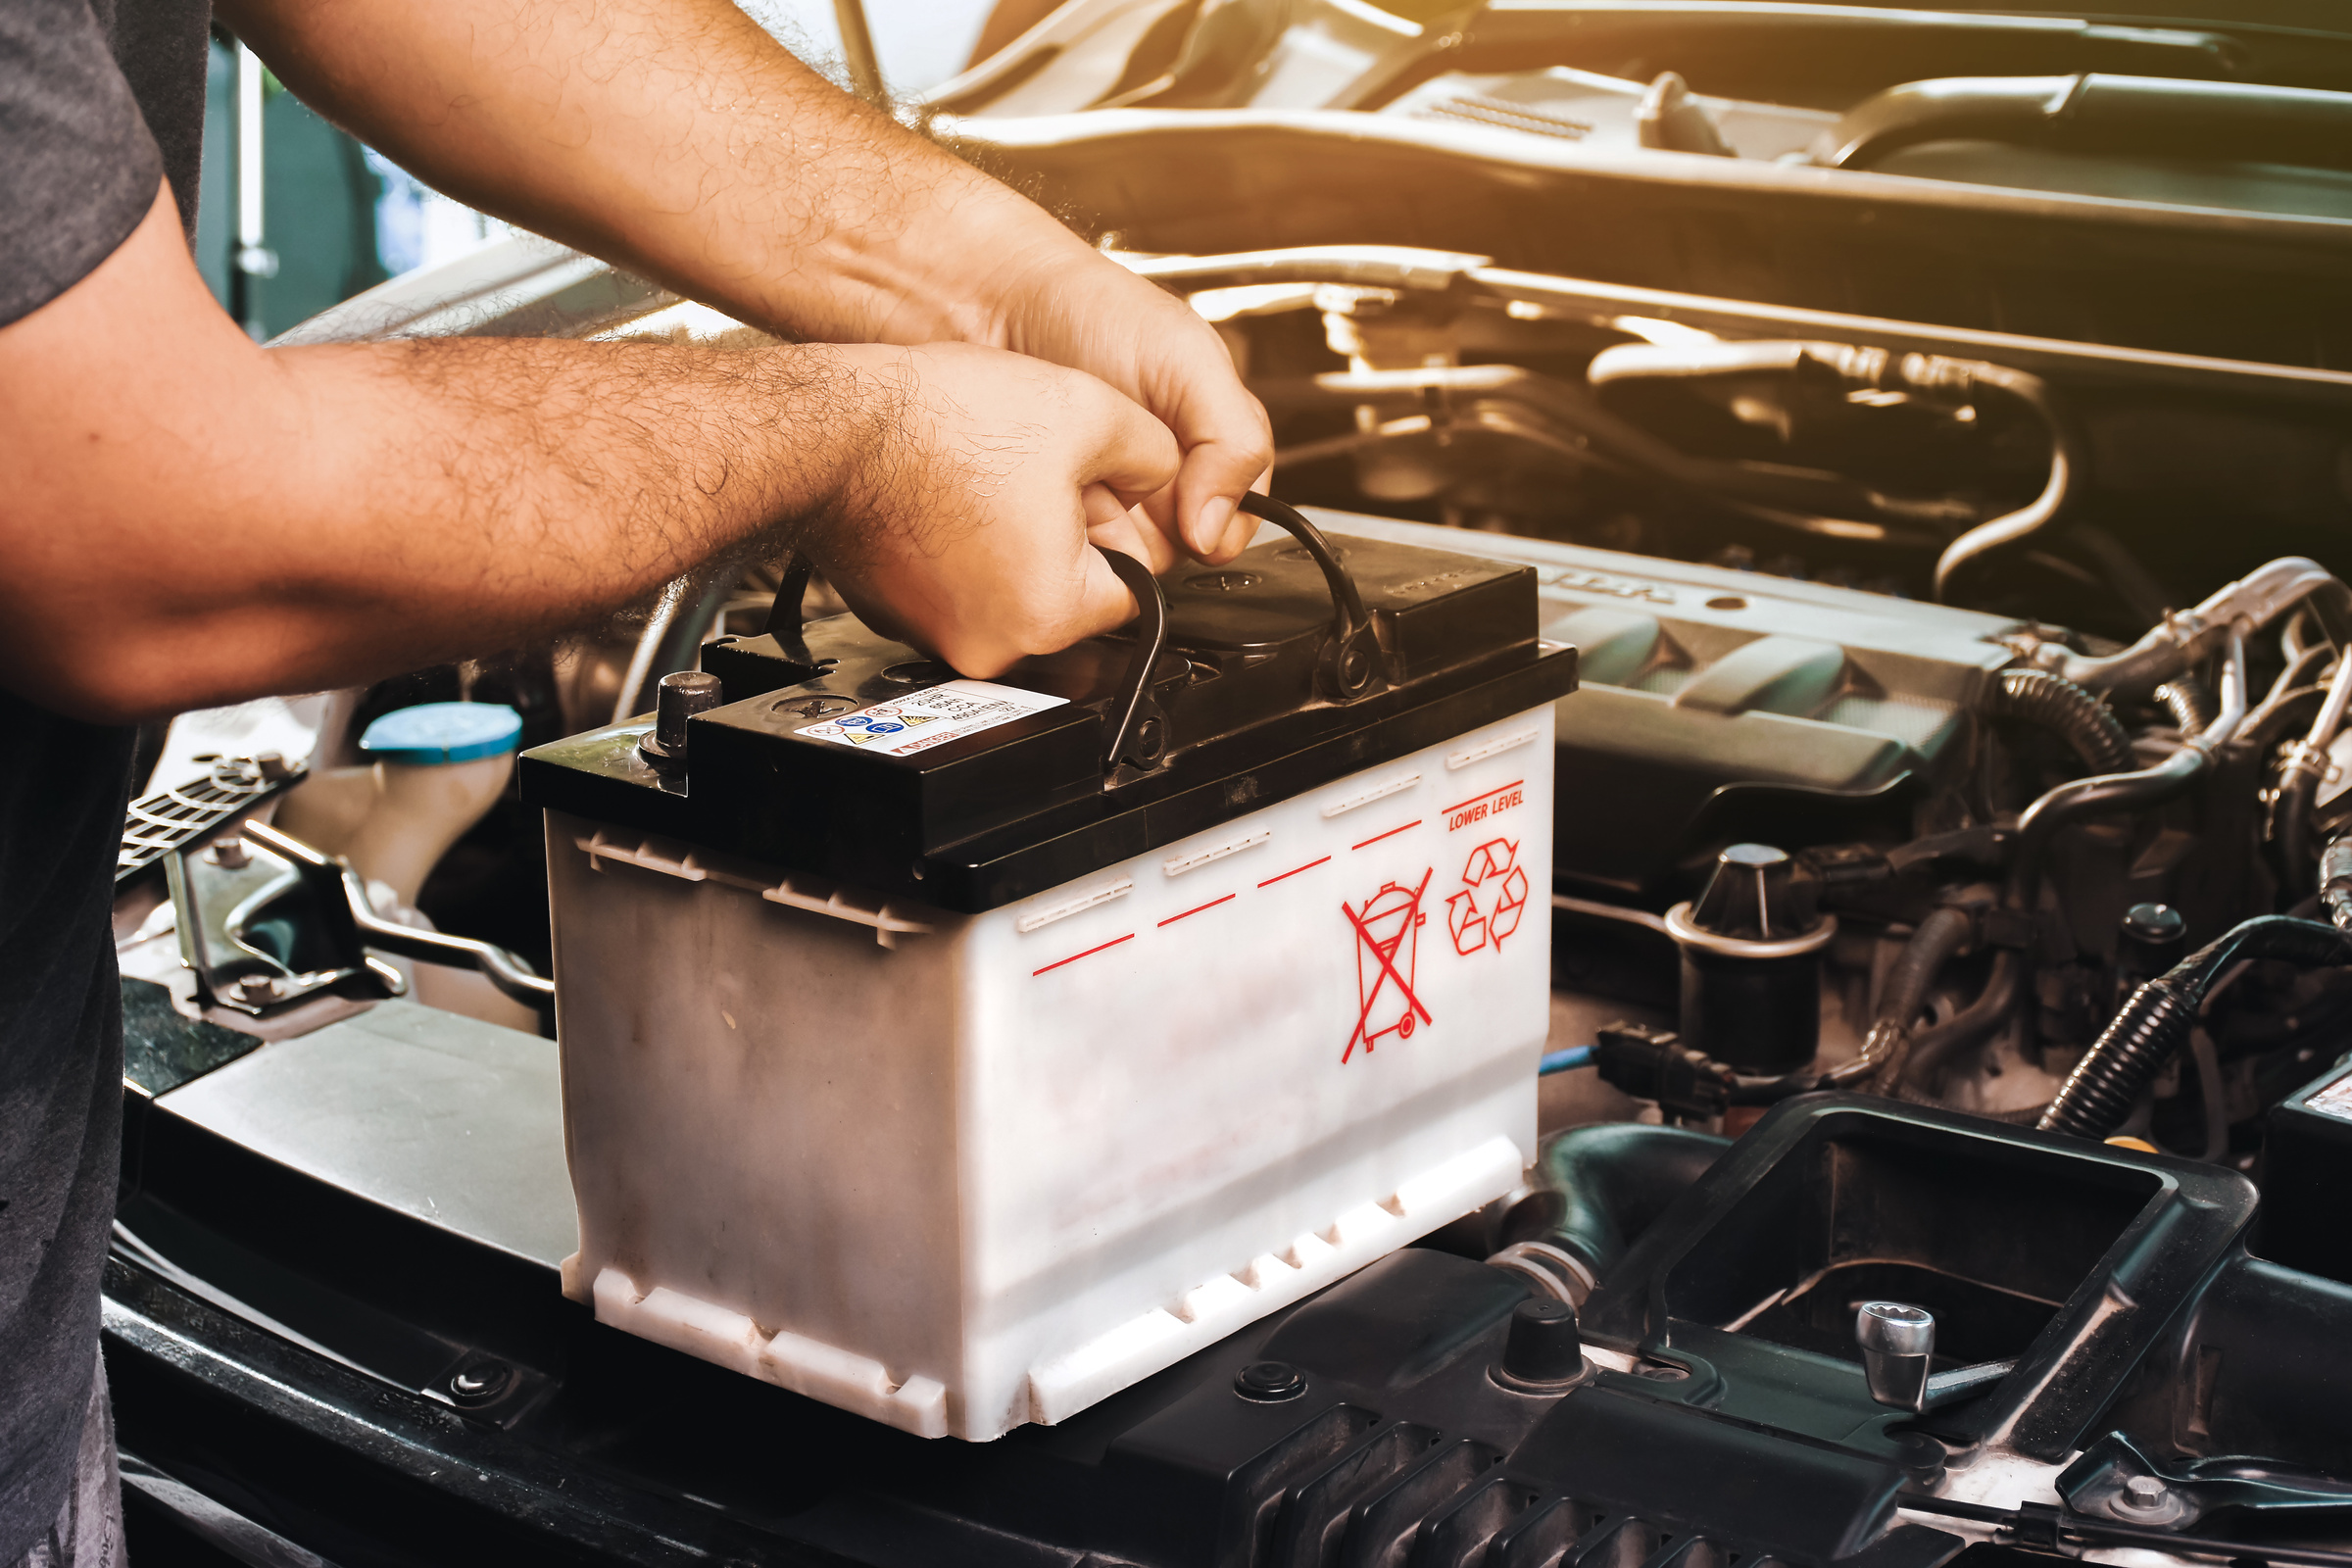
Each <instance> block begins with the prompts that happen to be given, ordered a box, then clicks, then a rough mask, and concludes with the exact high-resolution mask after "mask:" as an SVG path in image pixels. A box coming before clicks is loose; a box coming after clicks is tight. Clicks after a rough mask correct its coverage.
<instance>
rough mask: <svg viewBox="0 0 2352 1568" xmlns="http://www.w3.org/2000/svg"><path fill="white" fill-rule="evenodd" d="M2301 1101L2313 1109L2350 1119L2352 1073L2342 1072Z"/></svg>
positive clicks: (2346, 1119) (2351, 1116) (2351, 1108)
mask: <svg viewBox="0 0 2352 1568" xmlns="http://www.w3.org/2000/svg"><path fill="white" fill-rule="evenodd" d="M2303 1103H2304V1104H2306V1105H2308V1106H2310V1107H2311V1108H2312V1109H2313V1110H2317V1111H2321V1112H2324V1113H2325V1114H2327V1115H2329V1116H2335V1117H2339V1118H2341V1119H2342V1120H2344V1121H2352V1073H2346V1074H2344V1076H2343V1077H2341V1078H2338V1079H2337V1080H2336V1081H2335V1082H2333V1083H2331V1084H2329V1085H2328V1086H2327V1088H2325V1089H2323V1090H2321V1091H2320V1092H2319V1093H2318V1094H2316V1095H2314V1096H2312V1097H2311V1098H2310V1099H2309V1100H2306V1101H2304V1102H2303Z"/></svg>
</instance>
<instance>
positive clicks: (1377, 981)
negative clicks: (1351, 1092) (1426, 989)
mask: <svg viewBox="0 0 2352 1568" xmlns="http://www.w3.org/2000/svg"><path fill="white" fill-rule="evenodd" d="M1434 874H1436V867H1434V866H1433V867H1431V868H1430V869H1429V870H1426V871H1423V872H1422V873H1421V885H1420V886H1419V887H1415V888H1410V889H1408V888H1403V887H1399V886H1398V885H1397V883H1394V882H1390V883H1387V884H1384V885H1383V886H1382V888H1381V890H1380V891H1379V892H1378V893H1375V894H1373V895H1372V897H1370V898H1368V899H1366V900H1365V901H1364V906H1363V907H1362V908H1360V909H1358V908H1351V907H1349V906H1348V904H1346V903H1345V902H1343V903H1342V904H1341V905H1340V912H1341V913H1343V914H1345V915H1347V916H1348V924H1349V925H1351V926H1353V927H1355V997H1356V1012H1355V1032H1354V1033H1353V1034H1351V1035H1349V1036H1348V1049H1347V1050H1346V1051H1343V1052H1342V1053H1340V1060H1342V1061H1346V1060H1347V1059H1348V1057H1350V1056H1352V1055H1354V1054H1355V1048H1356V1047H1357V1046H1362V1047H1363V1048H1364V1050H1365V1051H1366V1052H1367V1053H1369V1052H1370V1051H1371V1050H1372V1048H1373V1047H1374V1046H1375V1045H1377V1044H1379V1043H1380V1041H1381V1040H1382V1039H1383V1038H1385V1037H1386V1036H1389V1035H1395V1036H1396V1037H1397V1039H1399V1040H1410V1039H1411V1038H1412V1037H1413V1026H1414V1020H1415V1019H1416V1018H1417V1019H1419V1021H1420V1022H1422V1023H1435V1022H1437V1020H1436V1019H1435V1018H1433V1017H1431V1016H1430V1014H1429V1009H1428V1008H1427V1007H1425V1006H1423V1005H1421V999H1420V998H1419V997H1417V996H1415V995H1413V976H1414V974H1415V973H1416V972H1417V969H1418V963H1417V961H1416V960H1417V959H1418V958H1419V956H1420V952H1421V926H1422V923H1423V922H1424V921H1426V920H1427V919H1428V918H1429V917H1428V916H1427V915H1425V914H1423V913H1422V912H1421V895H1422V894H1424V893H1426V892H1427V891H1429V879H1430V877H1431V876H1433V875H1434ZM1392 1009H1394V1011H1393V1013H1392ZM1392 1016H1393V1018H1394V1021H1384V1020H1389V1019H1391V1018H1392Z"/></svg>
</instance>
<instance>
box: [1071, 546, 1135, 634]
mask: <svg viewBox="0 0 2352 1568" xmlns="http://www.w3.org/2000/svg"><path fill="white" fill-rule="evenodd" d="M1083 598H1084V602H1085V607H1084V609H1083V610H1081V611H1080V612H1079V615H1078V620H1079V621H1080V622H1081V625H1080V627H1079V629H1078V631H1077V635H1078V636H1079V637H1093V636H1096V635H1098V634H1100V633H1102V632H1106V631H1116V630H1118V629H1119V628H1120V627H1121V626H1124V625H1126V624H1127V623H1128V622H1129V621H1131V620H1133V619H1134V618H1135V617H1136V613H1137V605H1136V603H1135V595H1133V594H1131V593H1129V592H1128V591H1127V585H1126V584H1125V583H1123V582H1121V581H1119V574H1118V573H1117V572H1115V571H1113V570H1111V569H1110V563H1109V562H1107V561H1104V560H1103V554H1102V552H1101V551H1099V550H1089V551H1087V553H1086V583H1085V588H1084V593H1083ZM1072 640H1073V641H1075V640H1076V639H1075V638H1073V639H1072Z"/></svg>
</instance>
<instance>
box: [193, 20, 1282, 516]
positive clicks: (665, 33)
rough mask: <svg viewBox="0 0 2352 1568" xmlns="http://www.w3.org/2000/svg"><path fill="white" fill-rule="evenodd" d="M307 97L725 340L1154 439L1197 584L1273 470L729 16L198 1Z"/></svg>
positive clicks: (1001, 230)
mask: <svg viewBox="0 0 2352 1568" xmlns="http://www.w3.org/2000/svg"><path fill="white" fill-rule="evenodd" d="M220 8H221V14H222V16H224V17H225V18H227V19H228V20H229V21H230V22H231V23H232V24H233V25H235V26H236V27H237V28H238V29H239V31H240V32H241V33H242V34H243V35H244V36H245V37H246V38H247V39H248V41H250V42H252V43H253V44H254V45H255V46H256V48H258V49H259V50H260V51H261V52H262V53H263V54H264V56H265V57H266V58H268V59H269V60H270V63H271V64H272V65H273V66H275V67H276V68H277V70H278V72H279V73H280V74H281V75H282V76H284V77H285V78H286V80H287V81H288V82H289V83H290V84H291V85H292V86H293V87H294V88H295V90H296V91H298V92H300V93H302V94H303V95H304V96H305V97H306V98H308V99H309V100H311V101H312V102H313V103H314V104H316V105H318V106H319V107H320V108H321V109H323V110H325V111H326V112H327V113H328V114H329V115H330V116H332V117H334V118H336V119H338V120H340V121H342V122H343V123H346V124H348V125H350V126H351V127H352V128H353V129H355V130H357V131H358V132H359V133H360V134H361V135H362V136H363V137H365V138H367V139H368V140H369V141H371V142H373V143H374V144H375V145H376V146H378V147H380V148H382V149H383V150H384V151H385V152H387V153H389V154H390V155H391V156H392V157H394V158H395V159H398V160H400V161H401V162H402V163H404V164H406V165H407V166H408V167H409V168H411V169H413V170H415V171H416V172H418V173H420V174H422V175H423V176H424V177H425V178H427V179H428V180H430V181H432V182H433V183H434V184H435V185H437V186H439V187H440V188H441V189H443V190H446V191H449V192H451V193H452V194H454V195H457V196H460V197H463V198H465V199H466V200H467V201H470V202H473V203H474V204H475V205H477V206H480V207H483V208H485V209H487V210H489V211H491V212H494V213H498V214H500V215H501V216H503V217H507V218H510V219H513V220H515V221H516V222H519V223H521V224H522V225H523V226H525V227H527V228H531V229H534V230H536V231H538V232H540V233H544V234H549V235H553V236H554V237H556V238H558V239H562V240H564V241H566V242H567V243H570V244H573V245H576V246H578V247H580V248H581V249H582V250H585V251H588V252H590V253H592V254H594V255H598V256H602V257H604V258H605V259H607V260H608V261H612V262H614V263H617V264H619V265H621V266H624V267H627V268H630V269H631V270H636V271H639V272H642V273H644V274H646V275H648V276H651V277H654V278H657V279H659V280H660V281H662V282H663V283H665V284H667V285H669V286H670V287H672V288H675V289H677V290H678V291H679V292H681V293H684V294H687V295H690V296H692V297H694V298H696V299H701V300H704V301H707V302H709V303H711V304H712V305H716V306H718V307H719V308H720V309H722V310H725V311H727V312H729V313H731V314H733V315H735V316H737V317H739V318H741V319H744V320H747V321H751V322H754V323H756V324H759V325H761V326H766V327H770V328H775V329H780V330H783V331H786V332H788V333H790V334H792V335H795V336H799V337H804V338H810V339H815V340H818V341H829V342H843V343H872V342H881V343H907V344H912V343H935V342H942V341H959V342H965V343H979V344H986V345H990V346H994V347H999V348H1005V349H1010V350H1013V351H1014V352H1016V353H1020V354H1025V355H1033V356H1036V357H1038V358H1040V359H1044V360H1049V361H1052V362H1053V363H1054V364H1057V365H1065V366H1069V367H1072V368H1077V369H1081V370H1084V371H1086V372H1087V373H1089V374H1091V375H1095V376H1098V377H1100V378H1101V379H1102V380H1103V381H1104V382H1106V383H1108V384H1109V385H1110V386H1111V387H1113V388H1115V389H1116V390H1117V391H1119V392H1120V393H1122V394H1124V395H1125V396H1127V397H1129V398H1131V399H1133V400H1135V401H1136V402H1137V403H1138V404H1140V405H1142V406H1143V407H1144V408H1145V409H1147V410H1149V411H1150V412H1151V413H1152V415H1153V416H1154V417H1157V418H1158V419H1159V420H1160V421H1161V422H1162V423H1164V424H1165V425H1166V426H1167V427H1168V428H1169V429H1170V430H1171V431H1173V432H1174V434H1175V436H1176V439H1177V442H1178V444H1179V445H1180V447H1181V448H1182V450H1183V453H1184V462H1183V466H1182V468H1181V470H1180V471H1179V473H1178V474H1177V476H1176V478H1175V481H1174V483H1173V485H1172V486H1170V487H1169V488H1168V489H1166V490H1165V491H1163V492H1161V493H1160V494H1158V495H1157V496H1155V497H1153V498H1152V502H1151V504H1150V508H1149V511H1150V515H1151V517H1152V521H1153V522H1154V523H1155V524H1156V525H1157V527H1158V528H1159V529H1160V530H1162V531H1163V532H1165V533H1168V534H1170V535H1176V534H1177V533H1178V531H1179V526H1180V527H1181V537H1182V539H1183V541H1184V543H1185V544H1186V545H1187V546H1188V547H1189V548H1190V549H1191V550H1192V551H1193V552H1194V553H1195V554H1196V555H1197V556H1199V557H1200V558H1201V560H1204V561H1222V560H1226V559H1229V558H1230V557H1231V556H1232V555H1234V554H1235V553H1237V552H1239V551H1240V550H1241V548H1242V546H1243V545H1244V544H1245V543H1246V542H1247V541H1248V539H1249V537H1250V532H1251V529H1252V527H1253V524H1252V523H1251V522H1250V519H1248V518H1245V517H1239V516H1237V515H1235V513H1234V505H1233V504H1234V502H1235V501H1236V500H1238V499H1239V497H1240V496H1241V494H1242V493H1243V492H1244V491H1245V490H1247V489H1249V488H1250V485H1251V484H1252V483H1253V482H1255V481H1256V480H1257V479H1258V478H1259V477H1260V476H1261V475H1262V474H1263V473H1264V472H1265V470H1266V466H1267V465H1268V463H1269V462H1270V461H1271V458H1272V455H1273V447H1272V439H1271V432H1270V431H1269V429H1268V428H1267V425H1266V418H1265V413H1264V411H1263V410H1262V409H1260V408H1259V407H1258V406H1257V404H1256V402H1255V400H1253V399H1252V398H1251V397H1250V395H1249V394H1248V393H1247V392H1246V391H1244V390H1243V388H1242V385H1241V382H1240V380H1239V378H1238V377H1237V376H1236V375H1235V374H1234V369H1233V363H1232V361H1231V359H1230V358H1229V357H1228V356H1227V354H1226V352H1225V349H1224V346H1223V344H1222V343H1221V342H1220V341H1219V339H1218V338H1217V335H1216V333H1215V332H1214V331H1213V330H1211V329H1210V328H1209V327H1208V326H1207V324H1206V323H1204V322H1203V321H1201V319H1200V318H1198V317H1197V316H1195V315H1194V314H1193V313H1192V311H1191V310H1190V309H1189V308H1188V307H1187V306H1186V305H1185V304H1184V302H1182V301H1181V300H1177V299H1175V298H1173V297H1171V296H1169V295H1167V294H1164V293H1162V292H1161V291H1160V290H1159V289H1157V288H1155V287H1153V286H1152V285H1151V284H1149V283H1146V282H1144V281H1142V280H1141V279H1139V278H1137V277H1135V276H1134V275H1133V274H1132V273H1129V272H1128V271H1126V270H1125V269H1123V268H1120V267H1118V266H1116V265H1114V264H1113V263H1111V262H1109V261H1108V260H1106V259H1104V258H1103V257H1101V256H1099V255H1097V254H1096V253H1095V252H1094V251H1093V250H1092V249H1090V248H1089V247H1088V246H1087V245H1086V244H1085V243H1084V242H1082V241H1081V240H1079V239H1078V238H1077V237H1076V236H1075V235H1073V234H1071V233H1070V232H1069V231H1068V230H1067V229H1065V228H1063V227H1062V226H1061V224H1060V223H1058V222H1056V221H1054V219H1053V218H1052V217H1051V216H1050V215H1048V214H1047V213H1046V212H1045V211H1044V210H1043V209H1041V208H1039V207H1038V206H1036V205H1035V204H1034V203H1032V202H1030V201H1028V200H1027V199H1026V198H1024V197H1022V196H1020V195H1018V194H1016V193H1015V192H1013V191H1012V190H1010V189H1008V188H1007V187H1005V186H1004V185H1002V184H1000V183H998V182H997V181H995V180H993V179H990V178H988V177H987V176H985V175H983V174H981V173H980V172H977V171H976V170H973V169H971V168H970V167H968V166H967V165H965V164H963V163H962V162H960V161H959V160H957V159H955V158H952V157H950V156H949V155H948V154H947V153H945V152H943V151H941V150H940V149H939V148H937V147H935V146H933V145H931V144H930V143H929V142H926V141H924V140H923V139H922V138H921V137H919V136H916V135H914V134H913V133H912V132H910V131H908V130H907V129H906V128H905V127H903V126H901V125H899V124H898V123H895V122H893V121H892V120H891V119H890V118H889V117H888V116H886V115H883V114H882V113H880V112H879V111H877V110H875V109H873V108H871V107H870V106H868V105H865V104H862V103H860V102H858V100H856V99H854V98H851V97H850V96H849V95H847V94H846V93H843V92H841V91H839V90H837V89H836V88H834V87H833V86H832V84H830V83H829V82H827V81H825V80H824V79H823V78H822V77H820V76H818V75H817V74H816V73H813V72H811V71H809V69H808V68H807V67H805V66H803V65H802V64H801V63H800V62H799V61H797V60H795V59H793V58H792V56H791V55H790V54H788V53H786V52H785V50H784V49H783V48H781V47H780V46H779V45H777V44H776V43H775V41H774V40H773V39H771V38H769V37H768V36H767V35H766V34H765V33H764V32H762V31H761V30H760V28H759V27H757V26H755V25H753V24H752V22H751V21H750V19H749V18H747V17H745V16H744V15H743V13H742V12H740V11H738V10H737V9H736V8H735V7H734V6H733V5H732V4H730V3H729V0H577V3H570V4H548V3H546V0H221V5H220Z"/></svg>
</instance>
